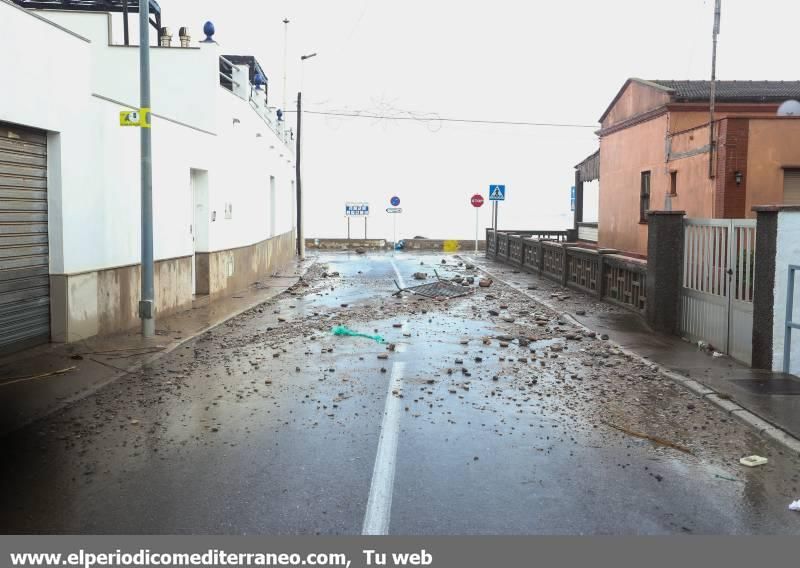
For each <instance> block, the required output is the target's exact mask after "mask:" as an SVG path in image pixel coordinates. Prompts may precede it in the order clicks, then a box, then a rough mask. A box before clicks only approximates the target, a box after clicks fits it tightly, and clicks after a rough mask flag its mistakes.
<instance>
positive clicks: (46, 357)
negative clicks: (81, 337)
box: [0, 257, 315, 436]
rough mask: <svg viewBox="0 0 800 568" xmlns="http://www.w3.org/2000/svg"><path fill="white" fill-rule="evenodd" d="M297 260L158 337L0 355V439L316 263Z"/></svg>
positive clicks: (170, 324) (177, 319)
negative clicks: (275, 273) (276, 273)
mask: <svg viewBox="0 0 800 568" xmlns="http://www.w3.org/2000/svg"><path fill="white" fill-rule="evenodd" d="M314 262H315V259H314V258H312V257H308V258H307V259H306V260H305V262H300V261H299V260H297V259H295V260H293V261H292V262H290V263H288V264H287V265H285V266H284V267H283V268H282V269H281V272H280V274H279V275H277V276H272V277H266V278H262V279H261V281H260V282H257V283H255V284H253V285H252V286H250V287H249V288H248V289H247V290H244V291H242V292H238V293H236V294H234V295H233V296H231V297H229V298H223V299H219V300H217V301H214V302H209V301H208V299H207V298H203V297H201V298H199V299H198V300H196V301H195V303H194V305H193V307H192V309H191V310H187V311H184V312H180V313H177V314H174V315H172V316H169V317H167V318H164V319H162V320H158V321H157V329H156V336H155V337H153V338H151V339H144V338H143V337H141V335H140V334H139V332H138V329H135V330H131V331H130V332H127V333H123V334H118V335H112V336H106V337H94V338H91V339H87V340H85V341H81V342H77V343H71V344H68V345H65V344H55V343H51V344H48V345H42V346H39V347H34V348H32V349H28V350H26V351H22V352H20V353H15V354H12V355H8V356H6V357H0V436H2V435H4V434H6V433H8V432H10V431H12V430H15V429H17V428H20V427H22V426H24V425H26V424H28V423H30V422H33V421H35V420H37V419H39V418H42V417H44V416H46V415H48V414H50V413H52V412H54V411H56V410H58V409H60V408H62V407H64V406H66V405H67V404H69V403H70V402H72V401H75V400H78V399H81V398H83V397H85V396H87V395H89V394H91V393H92V392H94V391H96V390H98V389H100V388H101V387H102V386H103V385H106V384H108V383H109V382H111V381H113V380H115V379H117V378H119V377H121V376H123V375H125V374H127V373H130V372H133V371H136V370H138V369H139V368H141V367H142V366H143V365H147V364H149V363H151V362H153V361H155V360H156V359H158V358H160V357H162V356H164V355H166V354H167V353H170V352H171V351H174V350H175V349H176V348H178V347H179V346H181V345H182V344H183V343H185V342H187V341H189V340H191V339H193V338H194V337H197V336H198V335H201V334H203V333H205V332H206V331H208V330H209V329H211V328H213V327H215V326H217V325H219V324H221V323H223V322H225V321H227V320H229V319H231V318H233V317H236V316H237V315H239V314H241V313H243V312H246V311H247V310H249V309H251V308H253V307H255V306H257V305H259V304H262V303H264V302H266V301H267V300H270V299H271V298H274V297H275V296H277V295H279V294H281V293H283V292H285V291H286V290H288V289H289V288H290V287H292V286H293V285H295V284H296V283H297V282H298V281H299V280H300V277H301V276H302V275H303V274H305V273H306V271H307V270H308V269H309V268H311V266H312V265H313V264H314Z"/></svg>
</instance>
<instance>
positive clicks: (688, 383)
mask: <svg viewBox="0 0 800 568" xmlns="http://www.w3.org/2000/svg"><path fill="white" fill-rule="evenodd" d="M461 258H462V259H463V260H465V261H469V262H470V263H472V264H474V265H475V266H476V267H477V268H478V270H480V271H481V272H483V273H484V274H487V275H489V276H491V277H492V278H493V279H494V280H497V281H498V282H501V283H503V284H505V285H506V286H508V287H509V288H512V289H514V290H516V291H517V292H521V293H522V294H523V295H525V296H527V297H528V298H530V299H531V300H533V301H535V302H537V303H539V304H541V305H543V306H544V307H546V308H548V309H550V310H552V311H554V312H556V313H557V314H558V315H559V316H560V317H562V318H564V319H566V320H569V321H570V323H572V324H573V325H575V326H576V327H578V328H580V329H582V330H584V331H591V332H594V333H596V332H595V330H593V329H590V328H588V327H587V326H585V325H583V324H582V323H581V322H579V321H578V320H576V319H575V318H574V317H573V316H572V314H570V313H568V312H564V311H562V310H561V309H559V307H558V306H556V305H555V304H553V303H551V302H548V301H547V300H542V299H540V298H537V297H535V296H534V295H533V294H530V293H528V291H527V290H526V289H523V288H522V287H521V286H517V285H516V284H513V283H511V282H508V281H507V280H504V279H502V278H500V277H499V276H497V275H496V274H494V273H493V272H491V271H489V270H488V269H486V268H484V267H483V266H481V265H480V264H478V261H477V260H476V259H474V258H472V257H467V256H463V257H461ZM608 343H609V344H611V345H613V346H614V347H616V348H617V349H618V350H619V351H620V353H622V354H624V355H626V356H629V357H631V358H632V359H636V360H637V361H638V362H640V363H643V364H646V365H649V366H650V367H651V368H653V369H654V370H656V371H657V372H658V373H659V374H661V375H663V376H665V377H667V378H668V379H671V380H672V381H674V382H676V383H678V384H679V385H681V386H682V387H684V388H685V389H686V390H688V391H689V392H691V393H692V394H694V395H696V396H698V397H699V398H702V399H704V400H707V401H708V402H710V403H711V404H713V405H714V406H716V407H717V408H719V409H720V410H722V411H723V412H725V413H726V414H729V415H730V416H732V417H734V418H736V419H737V420H739V421H740V422H742V423H743V424H745V425H747V426H749V427H750V428H752V429H753V430H755V431H756V432H758V433H759V434H760V435H762V436H765V437H767V438H769V439H771V440H773V441H774V442H777V443H778V444H780V445H782V446H783V447H785V448H786V449H788V450H790V451H793V452H796V453H797V454H800V439H798V438H796V437H795V436H793V435H792V434H790V433H789V432H786V431H785V430H783V429H781V427H780V426H778V425H776V424H773V423H772V422H769V421H768V420H765V419H764V418H762V417H760V416H758V415H757V414H755V413H754V412H752V411H751V410H748V409H747V408H745V407H743V406H741V405H740V404H738V403H736V402H734V401H732V400H730V399H729V398H727V397H725V396H724V395H721V394H720V393H718V392H717V391H715V390H714V389H711V388H709V387H707V386H706V385H704V384H702V383H699V382H697V381H695V380H694V379H690V378H688V377H684V376H683V375H679V374H678V373H676V372H674V371H673V370H671V369H669V368H667V367H664V366H662V365H659V364H658V363H655V362H654V361H651V360H650V359H646V358H644V357H642V356H641V355H639V354H638V353H635V352H633V351H631V350H629V349H626V348H625V347H623V346H621V345H620V344H618V343H616V342H614V341H611V340H609V341H608Z"/></svg>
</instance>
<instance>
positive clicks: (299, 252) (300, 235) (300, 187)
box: [294, 93, 306, 260]
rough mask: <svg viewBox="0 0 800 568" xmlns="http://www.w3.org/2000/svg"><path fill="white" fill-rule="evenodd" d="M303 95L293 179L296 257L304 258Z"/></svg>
mask: <svg viewBox="0 0 800 568" xmlns="http://www.w3.org/2000/svg"><path fill="white" fill-rule="evenodd" d="M302 97H303V93H297V133H296V134H295V145H296V147H295V159H294V166H295V177H296V178H297V197H296V199H297V256H299V257H300V260H305V258H306V243H305V241H304V237H303V184H302V179H301V176H300V171H301V170H300V138H301V136H302V130H301V127H302V119H303V102H302Z"/></svg>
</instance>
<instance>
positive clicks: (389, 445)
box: [361, 263, 406, 535]
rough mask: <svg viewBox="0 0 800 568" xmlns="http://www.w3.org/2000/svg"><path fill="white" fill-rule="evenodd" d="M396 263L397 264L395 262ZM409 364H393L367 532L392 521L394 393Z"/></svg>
mask: <svg viewBox="0 0 800 568" xmlns="http://www.w3.org/2000/svg"><path fill="white" fill-rule="evenodd" d="M392 264H394V263H392ZM405 368H406V364H405V363H404V362H402V361H397V362H395V363H394V364H393V365H392V376H391V380H390V381H389V392H388V394H387V395H386V407H385V409H384V411H383V422H382V423H381V437H380V440H379V441H378V453H377V455H376V456H375V468H374V469H373V470H372V485H371V486H370V488H369V500H368V501H367V512H366V514H365V515H364V527H363V528H362V530H361V534H364V535H388V534H389V520H390V519H391V515H392V493H393V492H394V472H395V460H396V459H397V439H398V437H399V434H400V399H399V398H398V397H397V396H395V395H394V394H392V391H395V390H397V391H399V390H400V389H402V388H403V373H404V371H405Z"/></svg>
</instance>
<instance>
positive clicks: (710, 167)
mask: <svg viewBox="0 0 800 568" xmlns="http://www.w3.org/2000/svg"><path fill="white" fill-rule="evenodd" d="M721 4H722V0H716V4H715V6H714V30H713V31H712V33H711V38H712V48H711V98H710V101H709V105H708V111H709V117H708V177H709V178H713V177H714V106H715V104H716V98H717V36H718V35H719V20H720V15H721V14H722V6H721Z"/></svg>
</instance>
